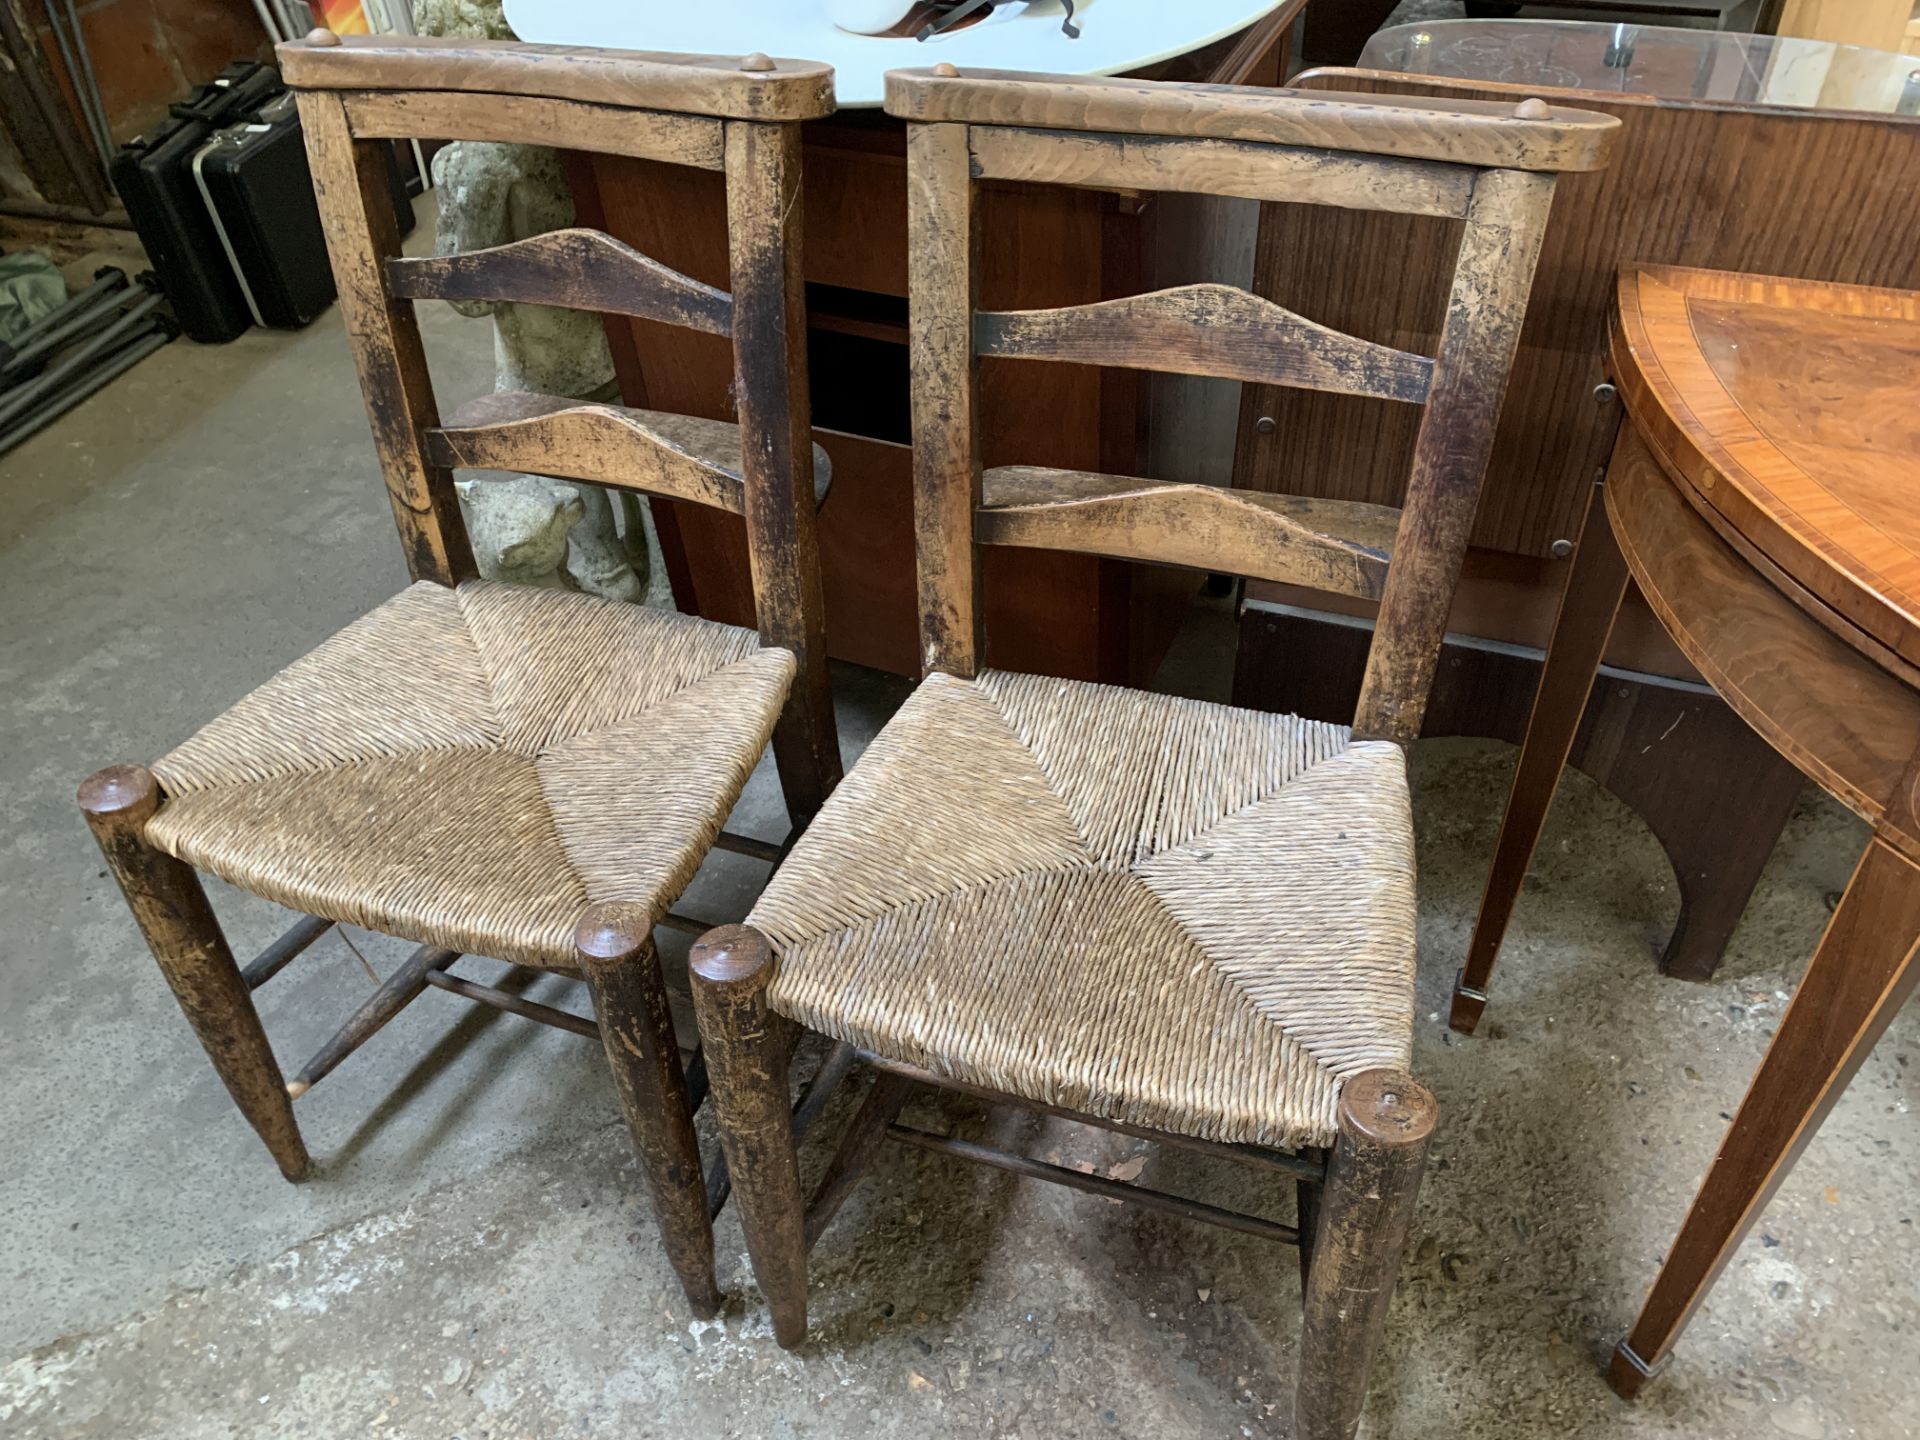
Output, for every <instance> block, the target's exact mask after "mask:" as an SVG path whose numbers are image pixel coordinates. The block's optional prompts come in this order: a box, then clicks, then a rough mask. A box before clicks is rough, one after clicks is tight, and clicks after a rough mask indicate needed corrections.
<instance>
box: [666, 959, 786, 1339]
mask: <svg viewBox="0 0 1920 1440" xmlns="http://www.w3.org/2000/svg"><path fill="white" fill-rule="evenodd" d="M689 969H690V970H691V972H692V977H693V1005H694V1010H695V1013H696V1014H698V1016H699V1017H700V1047H701V1050H702V1052H703V1053H704V1054H705V1055H706V1057H707V1074H708V1076H709V1079H710V1081H711V1084H712V1086H713V1089H712V1091H711V1092H710V1093H711V1094H712V1096H713V1107H714V1119H715V1121H716V1122H717V1123H718V1125H719V1126H720V1145H721V1148H722V1149H724V1150H725V1151H726V1156H727V1172H728V1174H730V1175H731V1176H732V1177H733V1195H734V1204H735V1205H736V1206H737V1207H738V1208H739V1211H740V1225H741V1228H742V1229H743V1230H745V1231H746V1236H747V1254H748V1255H749V1256H750V1257H751V1258H752V1261H753V1278H754V1279H755V1280H756V1281H757V1282H758V1283H759V1286H760V1293H761V1294H762V1295H764V1296H766V1297H767V1307H768V1309H770V1310H771V1311H772V1312H773V1336H774V1339H776V1340H778V1341H779V1342H780V1344H781V1345H782V1346H784V1347H785V1348H786V1349H788V1350H792V1349H794V1348H795V1347H797V1346H798V1345H799V1344H800V1343H801V1341H803V1340H805V1339H806V1337H807V1243H806V1235H805V1229H806V1207H805V1205H804V1203H803V1202H802V1200H801V1198H800V1162H799V1156H798V1154H797V1153H796V1151H795V1148H794V1139H793V1110H792V1104H791V1102H790V1100H789V1099H788V1096H787V1060H788V1054H789V1047H788V1045H787V1036H786V1034H785V1025H784V1023H783V1022H782V1021H781V1019H780V1017H779V1016H777V1015H775V1014H774V1013H773V1011H772V1009H771V1008H770V1007H769V1006H768V1004H767V987H768V986H769V985H770V984H771V983H772V981H773V954H772V951H771V949H770V947H769V946H768V944H767V939H766V937H765V936H764V935H762V934H760V932H759V931H757V930H753V929H751V928H749V927H748V926H745V925H722V926H720V927H719V928H718V929H715V930H709V931H708V932H707V933H706V934H705V935H703V936H702V937H701V938H700V941H699V943H697V944H696V945H695V946H694V947H693V952H692V955H691V957H690V962H689Z"/></svg>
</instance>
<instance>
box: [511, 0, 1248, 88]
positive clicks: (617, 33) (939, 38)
mask: <svg viewBox="0 0 1920 1440" xmlns="http://www.w3.org/2000/svg"><path fill="white" fill-rule="evenodd" d="M1280 3H1281V0H1080V3H1078V4H1076V5H1075V7H1074V23H1075V24H1077V25H1078V26H1079V27H1080V38H1079V39H1078V40H1074V39H1071V38H1069V37H1068V36H1067V35H1066V34H1065V33H1064V32H1062V30H1061V29H1060V22H1061V20H1063V19H1064V18H1065V17H1066V13H1067V12H1066V7H1065V6H1063V5H1062V4H1060V0H1006V3H1002V4H997V5H995V6H994V9H993V13H992V14H991V15H989V16H988V17H987V18H986V19H985V20H982V21H980V22H979V23H978V24H973V25H965V26H962V27H961V28H960V29H958V30H954V31H951V32H949V33H947V34H944V35H935V36H933V37H932V38H931V39H929V40H926V41H925V42H922V41H919V40H913V39H905V40H899V39H890V38H887V37H883V36H874V35H852V34H849V33H847V32H846V31H844V30H841V29H838V28H836V27H835V26H834V24H833V23H832V22H831V21H829V20H828V19H827V13H826V6H825V4H824V3H823V0H506V10H507V23H508V24H510V25H512V26H513V33H514V34H516V35H518V36H519V37H520V38H521V39H522V40H525V41H528V42H530V43H532V44H537V45H601V46H606V47H609V48H613V49H621V50H666V51H677V52H684V53H689V54H696V55H741V54H746V53H749V52H751V51H755V50H758V51H761V52H762V53H764V54H767V55H784V56H787V57H788V58H790V59H794V60H819V61H823V62H825V63H826V64H829V65H831V66H833V70H834V95H835V97H836V99H837V102H838V104H839V105H840V108H841V109H843V110H852V109H860V108H863V107H872V106H876V105H878V104H879V103H880V99H881V92H882V85H881V77H882V76H884V75H885V74H886V73H887V71H889V70H900V69H906V68H909V67H911V66H916V65H934V64H937V63H939V62H940V61H942V60H945V61H949V62H950V63H952V64H955V65H959V66H963V67H969V68H977V69H982V70H1026V71H1032V72H1035V73H1039V74H1055V75H1119V74H1122V73H1124V72H1126V71H1129V70H1139V69H1141V68H1143V67H1145V66H1148V65H1152V64H1155V63H1157V62H1159V61H1161V60H1167V59H1171V58H1172V57H1173V56H1176V55H1184V54H1186V53H1187V52H1188V51H1189V50H1197V49H1199V48H1200V47H1201V46H1202V45H1210V44H1212V43H1213V42H1214V41H1215V40H1219V39H1222V38H1224V37H1226V36H1228V35H1231V34H1233V33H1234V32H1236V31H1238V30H1244V29H1245V28H1246V27H1247V26H1249V25H1251V24H1252V23H1253V22H1254V21H1256V20H1258V19H1260V18H1261V17H1262V16H1263V15H1265V14H1267V13H1268V12H1269V11H1271V10H1273V9H1275V8H1276V7H1277V6H1278V5H1279V4H1280Z"/></svg>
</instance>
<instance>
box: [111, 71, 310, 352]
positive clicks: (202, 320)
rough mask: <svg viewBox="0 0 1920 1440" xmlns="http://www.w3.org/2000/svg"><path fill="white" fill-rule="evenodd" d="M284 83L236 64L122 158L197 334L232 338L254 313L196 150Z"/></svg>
mask: <svg viewBox="0 0 1920 1440" xmlns="http://www.w3.org/2000/svg"><path fill="white" fill-rule="evenodd" d="M283 89H284V87H283V86H282V85H281V83H280V76H279V75H278V73H276V72H275V71H273V70H271V69H269V68H268V67H266V66H265V65H258V64H254V63H252V62H250V61H242V62H239V63H237V64H233V65H229V66H228V67H227V68H226V70H225V72H223V73H222V74H221V75H220V77H219V78H218V79H216V80H214V81H212V82H211V83H209V84H206V85H202V86H200V87H199V88H198V89H196V90H195V91H194V93H193V95H192V97H191V98H189V99H188V100H186V101H185V102H183V103H182V104H179V105H175V106H173V107H172V109H171V112H170V114H171V118H170V119H168V121H167V122H166V123H165V124H164V125H162V126H161V127H160V128H159V129H157V130H155V131H153V132H152V133H151V134H148V135H142V136H138V137H136V138H135V139H133V140H130V141H128V142H127V144H126V145H125V146H123V147H122V148H121V151H120V153H119V154H118V155H116V156H115V157H114V160H113V165H112V167H111V171H110V174H111V178H112V180H113V188H114V190H115V191H116V192H118V194H119V196H120V202H121V203H122V204H123V205H125V206H126V207H127V217H128V218H129V219H130V220H132V221H133V227H134V229H135V230H137V231H138V232H139V234H140V243H141V244H142V245H143V246H145V247H146V251H147V257H148V259H150V260H151V261H152V262H153V269H154V273H155V274H156V275H158V276H159V277H160V288H161V289H162V290H164V291H165V292H166V295H167V300H168V302H169V303H170V304H171V305H172V306H173V313H174V316H175V318H176V319H178V320H179V322H180V326H181V328H182V329H183V330H185V331H186V333H187V334H188V335H190V336H192V337H193V338H194V339H195V340H201V341H207V342H210V343H219V342H221V341H225V340H231V339H233V337H234V336H236V335H238V334H240V332H241V331H243V330H245V329H246V328H247V327H248V326H249V325H251V324H252V323H253V316H252V314H251V313H250V312H249V310H248V309H247V301H246V296H245V295H244V294H243V293H242V292H241V289H240V282H239V279H238V278H237V277H236V276H235V274H234V272H233V267H232V266H231V265H230V264H229V263H228V261H227V256H226V252H225V250H224V248H223V247H222V246H221V244H220V236H219V233H218V232H217V231H216V230H215V229H214V224H213V217H212V216H211V215H210V214H208V212H207V206H206V202H205V200H204V199H203V198H202V197H201V195H200V190H199V187H198V186H197V185H196V184H195V183H194V178H193V173H192V169H191V166H192V163H193V156H194V154H195V153H196V152H197V151H198V150H199V149H200V148H201V146H203V145H205V144H206V142H207V138H208V137H209V136H210V135H212V134H213V132H214V130H215V129H216V128H219V127H222V126H225V125H227V124H230V123H231V122H233V121H235V120H237V119H239V118H240V117H242V116H244V115H247V114H250V113H252V112H253V111H256V110H258V109H259V107H260V106H261V105H262V104H263V103H265V102H266V101H268V100H270V99H272V98H273V97H274V96H275V95H277V94H280V93H282V91H283Z"/></svg>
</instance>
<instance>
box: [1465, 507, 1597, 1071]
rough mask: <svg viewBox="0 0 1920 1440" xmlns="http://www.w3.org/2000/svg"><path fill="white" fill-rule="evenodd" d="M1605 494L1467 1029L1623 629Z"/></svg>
mask: <svg viewBox="0 0 1920 1440" xmlns="http://www.w3.org/2000/svg"><path fill="white" fill-rule="evenodd" d="M1604 493H1605V487H1604V484H1601V483H1596V484H1595V485H1594V487H1593V497H1592V499H1590V500H1589V501H1588V502H1587V515H1586V519H1585V520H1584V521H1583V522H1582V524H1581V526H1580V542H1579V545H1578V547H1577V548H1576V549H1575V550H1574V554H1573V569H1572V572H1571V573H1570V574H1568V576H1567V588H1566V589H1565V590H1564V591H1562V592H1561V595H1560V609H1559V613H1558V614H1556V615H1555V616H1554V621H1553V634H1552V637H1551V638H1550V639H1549V640H1548V642H1547V655H1546V659H1545V661H1544V662H1543V663H1542V664H1541V667H1540V682H1539V685H1538V687H1537V688H1536V689H1535V690H1534V692H1533V711H1532V714H1531V715H1530V716H1529V717H1528V720H1527V736H1526V739H1525V740H1524V741H1523V742H1522V743H1521V746H1520V762H1519V765H1518V767H1517V768H1516V769H1515V770H1514V772H1513V788H1512V790H1510V791H1508V792H1507V810H1506V814H1505V815H1503V816H1502V817H1501V819H1500V835H1499V838H1498V839H1497V840H1496V841H1495V842H1494V851H1493V868H1492V869H1491V870H1489V871H1488V872H1487V888H1486V890H1485V892H1484V893H1483V894H1482V895H1481V897H1480V915H1479V918H1478V919H1477V920H1476V921H1475V922H1474V927H1473V938H1472V940H1470V941H1469V942H1468V943H1467V961H1466V964H1465V966H1463V967H1462V969H1461V971H1460V978H1459V980H1458V982H1457V983H1456V984H1455V985H1454V990H1453V1010H1452V1013H1451V1014H1450V1015H1449V1017H1448V1019H1447V1023H1448V1024H1449V1025H1451V1026H1452V1027H1453V1028H1454V1029H1455V1030H1458V1031H1459V1032H1460V1033H1461V1034H1463V1035H1471V1034H1472V1033H1473V1028H1474V1026H1476V1025H1478V1024H1479V1023H1480V1012H1481V1011H1482V1010H1484V1009H1485V1008H1486V1004H1487V986H1488V984H1489V983H1490V982H1491V980H1492V978H1493V962H1494V960H1495V959H1496V958H1497V957H1498V955H1499V953H1500V942H1501V941H1503V940H1504V939H1505V938H1506V934H1507V922H1508V920H1510V919H1512V918H1513V906H1514V902H1515V901H1516V900H1517V899H1519V896H1520V884H1521V882H1522V881H1523V880H1525V879H1526V877H1527V866H1528V864H1529V863H1530V862H1531V861H1532V859H1533V848H1534V846H1535V845H1537V844H1539V842H1540V832H1541V830H1542V829H1544V828H1545V826H1546V823H1547V811H1548V810H1549V809H1551V808H1552V806H1553V792H1554V789H1555V787H1556V786H1558V785H1559V783H1560V772H1561V771H1562V770H1564V769H1565V768H1566V765H1567V755H1568V754H1569V753H1570V752H1571V751H1572V749H1573V741H1574V736H1575V735H1576V734H1578V733H1579V730H1580V720H1581V717H1582V716H1584V715H1585V714H1586V712H1587V698H1588V696H1590V695H1591V694H1592V693H1593V677H1594V676H1595V675H1596V674H1597V673H1598V672H1599V669H1600V660H1601V657H1602V655H1604V654H1605V652H1606V648H1607V637H1608V636H1609V635H1611V634H1612V633H1613V620H1614V616H1615V615H1617V614H1618V613H1619V611H1620V600H1621V597H1622V596H1624V595H1625V594H1626V592H1627V563H1626V561H1625V560H1624V559H1623V558H1622V557H1621V554H1620V547H1619V545H1618V544H1616V543H1615V541H1614V538H1613V527H1612V526H1611V525H1610V524H1608V523H1607V510H1606V505H1605V503H1604V501H1603V499H1602V497H1603V495H1604Z"/></svg>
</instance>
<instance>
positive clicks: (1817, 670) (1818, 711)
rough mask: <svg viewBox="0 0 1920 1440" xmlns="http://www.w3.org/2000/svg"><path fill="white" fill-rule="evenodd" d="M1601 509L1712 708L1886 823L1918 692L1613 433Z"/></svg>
mask: <svg viewBox="0 0 1920 1440" xmlns="http://www.w3.org/2000/svg"><path fill="white" fill-rule="evenodd" d="M1606 499H1607V514H1608V516H1609V518H1610V519H1611V521H1612V524H1613V531H1614V534H1615V535H1616V536H1617V537H1618V539H1619V541H1620V549H1621V553H1622V554H1624V555H1625V556H1626V560H1627V565H1628V567H1629V568H1630V569H1631V570H1632V572H1633V578H1634V579H1635V580H1636V581H1637V582H1638V583H1639V585H1640V588H1641V591H1642V592H1643V593H1644V594H1645V595H1646V597H1647V601H1648V603H1649V604H1650V605H1652V606H1653V609H1654V613H1655V614H1657V615H1658V616H1659V617H1660V622H1661V623H1662V624H1663V625H1665V626H1666V627H1667V630H1668V632H1669V633H1670V634H1672V636H1673V638H1674V640H1675V641H1676V642H1678V644H1679V646H1680V648H1681V649H1682V650H1683V651H1684V652H1685V653H1686V656H1687V658H1688V659H1689V660H1691V661H1692V662H1693V663H1694V665H1695V666H1697V667H1698V668H1699V670H1700V673H1701V674H1702V675H1703V676H1705V677H1706V680H1707V682H1708V683H1709V684H1711V685H1712V686H1713V688H1714V689H1715V690H1716V691H1717V692H1719V694H1720V696H1721V698H1722V699H1724V700H1725V701H1726V702H1727V703H1728V704H1729V705H1731V706H1732V707H1733V708H1734V709H1735V710H1736V711H1738V712H1739V714H1740V717H1741V718H1742V719H1743V720H1745V721H1746V722H1747V723H1748V724H1749V725H1751V726H1753V728H1754V729H1755V730H1757V731H1759V732H1760V734H1761V735H1762V736H1763V737H1764V738H1765V739H1766V741H1767V743H1768V744H1770V745H1772V746H1773V747H1774V749H1776V750H1778V751H1779V752H1780V753H1781V754H1782V755H1784V756H1786V757H1787V759H1789V760H1791V761H1792V762H1793V763H1794V764H1795V765H1796V766H1798V767H1799V769H1800V770H1801V772H1802V773H1803V774H1805V775H1807V776H1808V777H1809V778H1811V779H1812V780H1814V781H1815V782H1816V783H1818V784H1819V785H1820V786H1821V787H1822V788H1823V789H1825V790H1826V791H1827V792H1828V793H1829V794H1831V795H1832V796H1834V798H1836V799H1837V800H1839V801H1840V802H1841V803H1842V804H1844V805H1846V806H1847V807H1848V808H1849V809H1851V810H1852V811H1853V812H1854V813H1855V814H1857V815H1859V816H1861V817H1862V818H1863V819H1865V820H1867V821H1869V822H1871V823H1878V822H1880V821H1882V820H1883V819H1885V818H1888V802H1889V799H1890V798H1891V797H1893V796H1894V795H1895V794H1896V793H1897V790H1898V787H1899V784H1900V781H1901V777H1902V776H1903V775H1904V774H1905V772H1906V769H1907V765H1908V762H1909V760H1910V759H1911V757H1912V756H1913V754H1914V752H1915V750H1916V748H1920V692H1916V691H1914V690H1912V689H1909V688H1908V687H1907V686H1905V685H1903V684H1901V683H1900V682H1899V681H1898V680H1896V679H1894V678H1893V677H1892V676H1890V675H1888V674H1887V673H1886V672H1885V671H1883V670H1881V669H1880V668H1879V667H1878V666H1877V665H1874V664H1873V663H1872V662H1871V661H1869V660H1867V659H1866V658H1865V657H1864V656H1862V655H1861V654H1860V653H1859V652H1858V651H1857V650H1855V649H1854V648H1852V647H1850V646H1848V645H1846V644H1844V643H1843V642H1841V641H1840V640H1838V639H1836V638H1834V636H1833V635H1831V634H1829V633H1828V630H1827V628H1826V627H1823V626H1822V625H1821V624H1820V622H1819V621H1817V620H1815V619H1813V618H1812V617H1811V616H1809V615H1808V614H1806V613H1805V612H1804V611H1803V610H1802V609H1801V608H1800V607H1799V606H1798V605H1796V604H1795V603H1794V602H1793V601H1791V600H1789V599H1788V598H1787V597H1786V596H1784V595H1782V594H1781V593H1780V592H1779V591H1777V590H1775V589H1773V588H1772V587H1771V586H1769V585H1767V584H1766V583H1765V582H1764V581H1762V580H1761V579H1760V578H1759V577H1758V576H1757V575H1756V574H1755V573H1754V571H1753V568H1752V567H1751V566H1750V565H1748V564H1747V563H1746V561H1745V560H1744V559H1743V558H1742V557H1741V556H1740V555H1739V554H1737V553H1736V552H1735V551H1734V550H1733V548H1732V547H1731V546H1729V545H1728V544H1727V543H1726V541H1724V540H1722V539H1721V538H1720V537H1719V536H1718V535H1717V534H1715V533H1714V530H1713V527H1712V526H1710V525H1709V524H1708V523H1707V522H1706V521H1705V520H1704V519H1702V518H1701V517H1700V515H1699V514H1698V513H1696V512H1695V511H1694V509H1693V507H1692V506H1691V505H1689V504H1688V503H1687V501H1686V500H1685V499H1684V498H1683V497H1682V495H1681V492H1680V491H1679V489H1678V488H1677V487H1676V486H1675V484H1674V482H1673V481H1672V480H1670V479H1669V478H1668V477H1667V476H1666V475H1665V474H1664V473H1663V471H1662V470H1661V467H1660V465H1659V462H1658V461H1657V460H1656V459H1655V458H1654V456H1653V453H1652V452H1651V451H1650V450H1649V449H1648V448H1647V446H1646V443H1645V442H1644V441H1642V440H1641V439H1640V438H1639V436H1638V435H1637V434H1635V433H1634V432H1631V431H1623V432H1622V433H1621V437H1620V445H1619V448H1618V450H1617V452H1616V454H1615V458H1614V462H1613V465H1612V468H1611V469H1609V470H1608V472H1607V486H1606ZM1906 843H1908V844H1909V845H1912V844H1914V843H1916V842H1915V839H1914V837H1912V836H1910V835H1909V836H1907V837H1906Z"/></svg>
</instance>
